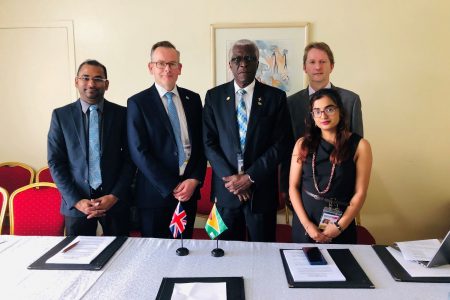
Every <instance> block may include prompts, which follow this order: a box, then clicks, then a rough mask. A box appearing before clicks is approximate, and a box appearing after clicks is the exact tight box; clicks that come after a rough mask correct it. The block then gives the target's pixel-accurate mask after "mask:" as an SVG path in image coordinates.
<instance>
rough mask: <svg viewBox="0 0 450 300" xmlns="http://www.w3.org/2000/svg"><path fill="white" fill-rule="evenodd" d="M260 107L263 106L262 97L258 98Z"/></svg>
mask: <svg viewBox="0 0 450 300" xmlns="http://www.w3.org/2000/svg"><path fill="white" fill-rule="evenodd" d="M258 105H262V99H261V97H259V98H258Z"/></svg>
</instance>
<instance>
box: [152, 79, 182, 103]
mask: <svg viewBox="0 0 450 300" xmlns="http://www.w3.org/2000/svg"><path fill="white" fill-rule="evenodd" d="M155 87H156V90H157V91H158V94H159V96H160V97H161V99H162V98H163V97H164V96H165V95H166V93H167V92H172V93H174V94H175V95H177V97H178V98H180V95H179V94H178V89H177V86H176V85H175V87H174V88H173V90H171V91H167V90H166V89H165V88H163V87H162V86H160V85H159V84H157V83H156V82H155ZM180 99H181V98H180Z"/></svg>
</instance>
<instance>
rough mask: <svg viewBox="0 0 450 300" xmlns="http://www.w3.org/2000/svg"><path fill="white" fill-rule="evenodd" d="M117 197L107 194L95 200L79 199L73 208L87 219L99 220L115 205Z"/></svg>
mask: <svg viewBox="0 0 450 300" xmlns="http://www.w3.org/2000/svg"><path fill="white" fill-rule="evenodd" d="M117 201H118V199H117V197H116V196H114V195H112V194H109V195H105V196H102V197H100V198H97V199H90V200H89V199H81V200H80V201H78V202H77V203H76V204H75V208H76V209H78V210H79V211H81V212H82V213H84V214H85V215H86V216H87V218H88V219H92V218H100V217H103V216H105V215H106V212H107V211H108V210H109V209H110V208H111V207H113V206H114V204H116V202H117Z"/></svg>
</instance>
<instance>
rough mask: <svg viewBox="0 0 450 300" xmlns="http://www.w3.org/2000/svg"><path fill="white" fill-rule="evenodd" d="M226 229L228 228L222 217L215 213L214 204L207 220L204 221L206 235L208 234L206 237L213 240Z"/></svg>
mask: <svg viewBox="0 0 450 300" xmlns="http://www.w3.org/2000/svg"><path fill="white" fill-rule="evenodd" d="M227 229H228V227H227V225H225V223H224V222H223V220H222V217H221V216H220V214H219V212H218V211H217V207H216V204H215V203H214V206H213V208H212V209H211V212H210V213H209V217H208V220H207V221H206V225H205V230H206V233H208V236H209V237H210V238H211V239H212V240H213V239H215V238H216V237H218V236H219V235H220V234H221V233H222V232H224V231H225V230H227Z"/></svg>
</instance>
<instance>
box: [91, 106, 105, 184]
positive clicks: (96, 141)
mask: <svg viewBox="0 0 450 300" xmlns="http://www.w3.org/2000/svg"><path fill="white" fill-rule="evenodd" d="M89 111H90V113H89V185H90V186H91V187H92V188H93V189H94V190H95V189H97V188H98V187H99V186H100V185H101V184H102V174H101V172H100V138H99V129H98V123H99V122H98V110H97V105H91V106H89Z"/></svg>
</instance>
